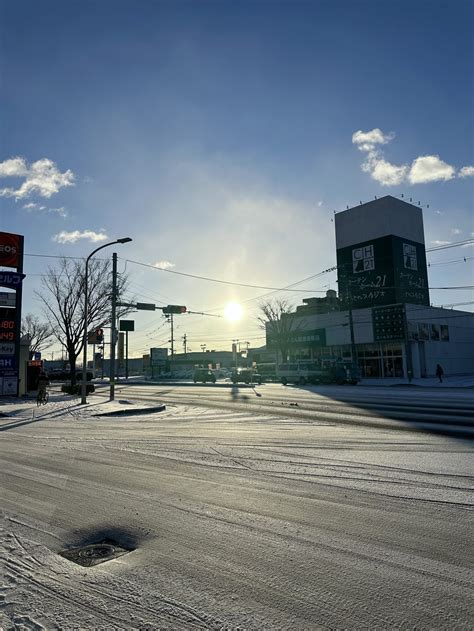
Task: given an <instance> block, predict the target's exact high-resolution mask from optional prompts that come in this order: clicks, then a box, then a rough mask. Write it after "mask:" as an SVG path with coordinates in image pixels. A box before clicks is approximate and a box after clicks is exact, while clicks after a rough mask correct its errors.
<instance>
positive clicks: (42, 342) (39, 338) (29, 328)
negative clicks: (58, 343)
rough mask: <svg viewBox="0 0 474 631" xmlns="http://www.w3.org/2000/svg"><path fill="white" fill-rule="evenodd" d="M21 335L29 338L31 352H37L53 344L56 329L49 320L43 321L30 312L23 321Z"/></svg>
mask: <svg viewBox="0 0 474 631" xmlns="http://www.w3.org/2000/svg"><path fill="white" fill-rule="evenodd" d="M21 336H22V337H27V338H28V339H29V342H30V353H36V352H39V351H42V350H44V349H45V348H49V347H50V346H51V344H52V343H53V336H54V331H53V329H52V327H51V325H50V323H49V322H41V320H40V319H39V317H38V316H35V315H33V314H32V313H28V314H27V315H26V316H25V317H24V318H23V319H22V321H21Z"/></svg>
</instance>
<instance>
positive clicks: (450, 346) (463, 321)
mask: <svg viewBox="0 0 474 631" xmlns="http://www.w3.org/2000/svg"><path fill="white" fill-rule="evenodd" d="M407 319H408V322H409V324H410V325H411V326H413V325H415V324H418V323H420V322H423V323H427V324H437V325H441V324H444V325H447V326H448V327H449V342H447V341H439V342H438V341H432V340H429V341H424V342H418V343H416V342H412V346H418V351H419V352H420V353H421V352H423V348H424V354H425V361H426V375H427V376H428V377H431V376H433V375H434V374H435V371H436V364H441V366H442V367H443V370H444V372H445V374H446V375H462V374H474V314H473V313H470V312H469V311H456V310H454V309H441V308H439V307H420V306H419V305H407ZM415 352H416V351H415Z"/></svg>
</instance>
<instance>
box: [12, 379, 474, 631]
mask: <svg viewBox="0 0 474 631" xmlns="http://www.w3.org/2000/svg"><path fill="white" fill-rule="evenodd" d="M221 390H222V392H221V391H220V390H219V389H218V388H215V389H212V388H211V387H205V388H200V389H199V388H194V387H190V388H188V390H186V389H185V388H184V387H183V388H173V387H169V388H155V389H151V388H148V389H146V388H145V387H143V388H141V387H140V386H136V387H134V388H128V389H124V390H123V391H122V392H120V390H119V393H118V398H119V399H120V398H125V397H126V398H128V399H129V400H130V401H132V402H134V405H135V406H136V405H138V403H137V401H139V400H140V397H141V400H142V402H143V401H144V400H145V399H147V400H148V401H152V400H153V399H155V400H156V401H159V400H162V401H164V402H165V403H166V406H167V409H166V410H165V411H164V412H161V413H153V414H147V415H124V416H118V417H107V416H96V414H98V413H99V412H100V411H104V410H106V409H109V408H110V405H109V404H107V403H105V397H101V394H100V391H99V393H98V394H97V395H95V396H93V397H90V399H89V401H90V405H88V406H80V405H78V403H77V400H69V401H68V400H64V399H61V397H59V396H57V397H56V398H55V397H54V396H53V398H52V402H51V403H49V404H48V405H47V406H45V407H41V408H39V409H36V406H33V405H32V404H31V403H28V402H21V403H18V404H16V405H13V404H11V405H3V406H2V408H0V412H3V413H4V414H7V415H8V416H5V417H2V418H0V471H1V492H2V497H1V506H2V524H1V527H2V530H1V535H0V543H1V546H2V551H1V556H2V573H1V574H0V627H2V628H3V630H4V631H7V630H10V629H19V630H22V631H23V630H27V629H35V630H41V629H195V628H196V629H336V628H337V629H340V628H345V629H390V628H397V629H413V628H417V629H472V628H473V626H474V619H473V615H472V610H473V609H472V584H471V579H472V574H471V567H472V566H471V565H470V558H472V506H473V502H472V500H473V495H472V442H470V441H468V440H466V438H463V437H461V435H460V436H456V435H455V434H454V435H451V434H450V433H449V432H444V431H441V432H435V431H430V429H429V427H430V426H429V424H428V425H427V424H426V423H427V421H428V420H429V417H430V415H432V416H433V418H435V419H436V422H437V423H439V424H440V427H445V426H446V425H448V424H449V423H450V422H451V421H450V417H449V410H451V411H452V414H453V415H454V418H455V419H458V421H459V422H462V419H463V418H465V419H467V418H468V417H467V416H466V415H464V417H463V414H464V412H465V411H466V409H467V408H468V405H469V403H468V401H469V399H468V398H467V396H464V395H459V398H456V397H453V396H451V395H450V394H448V393H443V394H441V393H436V397H433V396H429V395H427V396H426V398H425V399H423V400H421V401H419V400H416V401H415V399H414V398H413V399H412V400H411V402H410V399H409V397H410V396H413V395H407V396H406V397H405V396H400V395H398V394H397V395H393V397H394V400H393V401H390V400H389V398H388V397H387V395H385V394H384V393H383V392H382V391H380V393H379V394H370V395H369V394H364V391H363V390H359V391H358V394H357V397H359V399H358V400H356V401H349V400H348V398H349V399H350V398H351V397H350V396H346V395H345V394H344V396H342V395H341V396H339V395H338V400H335V399H334V398H331V394H330V391H329V390H328V391H327V392H328V393H326V394H325V395H324V397H322V395H321V394H318V393H316V392H312V391H311V389H309V390H306V391H304V392H299V393H298V392H296V389H294V390H291V391H290V390H283V389H282V388H281V387H279V386H268V387H262V388H261V389H260V390H259V391H255V390H252V389H247V390H245V389H239V390H238V391H237V392H236V391H235V390H229V389H227V390H225V389H221ZM372 390H374V389H372ZM339 392H344V393H346V392H349V390H344V391H342V390H340V391H339ZM257 395H259V396H257ZM134 397H135V398H134ZM377 397H378V398H377ZM397 397H399V402H400V406H398V407H397V402H396V398H397ZM257 399H259V400H258V402H257V403H256V401H257ZM142 404H143V403H142ZM410 406H411V408H412V409H413V410H414V411H413V412H410V411H409V407H410ZM122 407H123V406H122ZM128 407H133V405H130V406H128ZM439 410H441V412H439ZM442 410H447V411H446V412H442ZM463 410H464V412H463ZM441 417H442V418H441ZM339 418H340V421H339V420H338V419H339ZM417 421H419V422H420V424H419V425H417V424H416V423H417ZM402 423H404V426H403V428H401V424H402ZM423 428H424V429H423ZM401 429H402V431H400V430H401ZM105 540H107V541H109V542H110V541H113V542H116V543H117V544H119V545H121V546H122V547H123V548H125V549H127V550H129V551H128V552H127V553H126V554H123V555H122V556H118V557H117V558H114V559H112V560H108V561H106V562H104V563H101V564H99V565H95V566H92V567H84V566H82V565H78V564H76V563H74V562H73V561H71V560H69V559H68V558H65V557H64V556H61V554H60V552H63V551H65V550H70V549H75V548H77V547H79V546H83V545H86V544H91V543H96V542H103V541H105Z"/></svg>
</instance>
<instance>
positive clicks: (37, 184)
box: [0, 158, 75, 200]
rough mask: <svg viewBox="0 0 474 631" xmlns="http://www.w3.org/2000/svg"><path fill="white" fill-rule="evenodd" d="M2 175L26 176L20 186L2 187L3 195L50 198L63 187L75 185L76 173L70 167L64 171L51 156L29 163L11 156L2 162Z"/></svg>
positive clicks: (0, 192)
mask: <svg viewBox="0 0 474 631" xmlns="http://www.w3.org/2000/svg"><path fill="white" fill-rule="evenodd" d="M0 177H24V178H25V180H24V182H23V183H22V184H21V186H20V187H19V188H16V189H15V188H8V187H7V188H2V189H0V196H1V197H14V198H15V199H16V200H19V199H25V198H27V197H30V196H31V195H39V196H40V197H46V198H50V197H51V196H52V195H54V194H55V193H58V192H59V190H60V189H61V188H64V187H66V186H73V185H74V179H75V178H74V173H73V172H72V171H71V170H70V169H68V170H67V171H65V172H64V173H61V171H59V169H58V167H57V165H56V164H55V163H54V162H53V161H52V160H50V159H49V158H42V159H41V160H37V161H36V162H33V163H32V164H31V165H30V166H28V165H27V163H26V161H25V160H24V159H23V158H11V159H9V160H5V161H4V162H1V163H0Z"/></svg>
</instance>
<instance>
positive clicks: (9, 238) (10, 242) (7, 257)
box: [0, 232, 21, 267]
mask: <svg viewBox="0 0 474 631" xmlns="http://www.w3.org/2000/svg"><path fill="white" fill-rule="evenodd" d="M20 241H21V237H20V235H19V234H12V233H11V232H0V265H3V266H4V267H18V266H19V264H20V259H21V252H20Z"/></svg>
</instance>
